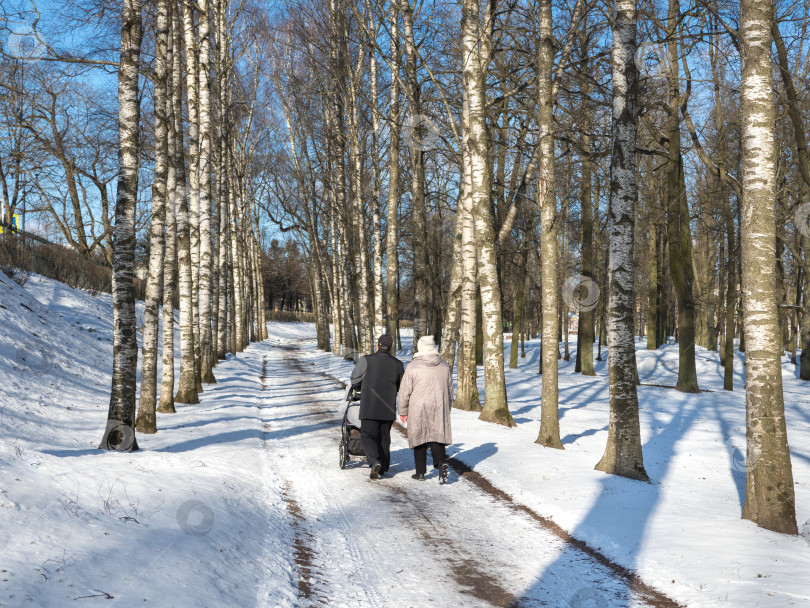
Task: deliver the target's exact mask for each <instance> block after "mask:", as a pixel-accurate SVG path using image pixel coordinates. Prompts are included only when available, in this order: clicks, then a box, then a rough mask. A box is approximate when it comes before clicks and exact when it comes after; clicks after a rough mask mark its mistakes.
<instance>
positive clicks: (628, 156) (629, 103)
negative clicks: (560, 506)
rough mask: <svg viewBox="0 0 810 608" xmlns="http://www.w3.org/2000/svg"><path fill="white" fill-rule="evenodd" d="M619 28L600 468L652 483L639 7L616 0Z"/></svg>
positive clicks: (614, 61)
mask: <svg viewBox="0 0 810 608" xmlns="http://www.w3.org/2000/svg"><path fill="white" fill-rule="evenodd" d="M615 6H616V13H615V14H616V19H615V22H614V26H613V50H612V57H611V59H612V70H613V108H612V110H613V148H612V153H611V156H610V199H609V210H608V214H609V216H608V226H609V234H610V245H609V252H608V273H609V280H610V288H609V291H610V294H609V303H608V326H607V331H608V348H609V352H610V356H609V358H608V374H609V385H610V423H609V426H608V440H607V445H606V447H605V453H604V455H603V456H602V459H601V460H600V461H599V463H598V464H597V465H596V468H597V469H598V470H600V471H604V472H606V473H613V474H616V475H622V476H624V477H630V478H632V479H639V480H645V481H646V480H647V479H648V477H647V472H646V471H645V470H644V459H643V457H642V453H641V431H640V428H639V419H638V394H637V393H636V350H635V335H634V331H633V310H634V304H635V291H634V276H633V239H634V231H635V214H636V201H637V197H638V189H637V184H636V121H637V108H636V97H637V95H638V71H637V70H636V60H635V55H636V3H635V0H615Z"/></svg>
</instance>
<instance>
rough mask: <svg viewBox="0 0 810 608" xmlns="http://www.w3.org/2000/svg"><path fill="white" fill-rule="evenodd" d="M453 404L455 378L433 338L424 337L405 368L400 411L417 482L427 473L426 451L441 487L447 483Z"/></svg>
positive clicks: (399, 401) (400, 394)
mask: <svg viewBox="0 0 810 608" xmlns="http://www.w3.org/2000/svg"><path fill="white" fill-rule="evenodd" d="M452 404H453V375H452V373H451V371H450V367H449V366H448V365H447V363H445V362H444V361H443V360H442V358H441V357H440V356H439V353H438V352H437V351H436V343H435V342H434V341H433V336H423V337H421V338H420V339H419V342H418V343H417V345H416V353H415V354H414V356H413V361H412V362H411V363H410V364H409V365H408V367H406V368H405V375H404V376H403V377H402V384H401V385H400V387H399V395H398V407H399V415H400V416H399V417H400V420H402V422H407V423H408V445H410V447H411V448H413V459H414V461H415V463H416V474H415V475H413V476H412V477H413V478H414V479H416V480H418V481H423V480H424V479H425V473H427V450H428V447H429V448H430V452H431V454H432V455H433V466H434V467H436V468H438V469H439V483H445V482H446V481H447V463H446V462H445V451H444V448H445V446H447V445H450V444H451V443H453V434H452V431H451V428H450V408H451V406H452Z"/></svg>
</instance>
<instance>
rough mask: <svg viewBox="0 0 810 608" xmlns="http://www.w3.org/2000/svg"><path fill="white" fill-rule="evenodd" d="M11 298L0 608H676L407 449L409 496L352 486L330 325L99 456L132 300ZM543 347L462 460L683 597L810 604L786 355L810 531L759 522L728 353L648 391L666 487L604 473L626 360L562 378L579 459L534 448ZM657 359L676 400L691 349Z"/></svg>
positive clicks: (244, 357)
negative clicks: (417, 462) (724, 361)
mask: <svg viewBox="0 0 810 608" xmlns="http://www.w3.org/2000/svg"><path fill="white" fill-rule="evenodd" d="M0 294H1V295H0V319H2V324H3V328H4V330H3V332H2V334H0V471H2V474H1V475H0V545H2V547H3V556H2V560H1V563H0V570H2V573H1V574H2V576H0V606H48V607H51V606H53V607H61V606H68V605H70V606H73V605H76V606H78V605H88V604H87V603H88V602H93V601H102V600H103V601H104V605H115V606H126V607H129V606H145V605H146V606H160V607H164V606H165V607H169V606H177V607H186V606H194V605H204V606H228V607H233V606H239V607H243V606H245V607H247V606H268V607H269V606H273V607H275V606H294V605H312V604H318V605H329V606H339V605H344V606H359V605H363V606H365V605H370V606H391V607H400V606H426V605H433V606H459V605H464V606H491V605H496V606H507V605H520V606H552V607H554V608H569V607H571V608H591V607H597V606H598V607H600V608H601V607H603V606H609V607H614V606H615V607H620V606H621V607H631V606H632V607H636V606H648V605H661V604H655V603H649V601H648V600H645V599H644V597H642V596H640V595H638V594H636V593H635V592H633V591H631V590H628V588H627V585H626V584H625V582H622V581H621V580H617V579H615V578H614V575H613V574H611V573H610V572H609V571H605V572H602V571H601V570H600V568H601V566H600V565H599V564H595V563H593V562H592V560H591V561H589V558H587V559H586V558H585V557H582V555H581V554H580V552H579V551H578V550H577V549H576V547H575V546H573V545H571V544H570V543H565V542H560V540H559V539H557V538H555V537H553V535H550V534H548V532H547V531H546V530H544V529H543V528H542V527H538V525H537V524H536V522H534V521H532V520H531V519H530V518H527V517H525V515H520V514H518V513H516V512H515V509H513V508H512V507H510V506H509V504H507V503H505V502H503V501H502V500H499V499H497V498H493V497H492V496H487V495H483V494H482V493H481V492H480V491H479V490H478V489H477V488H476V487H475V486H474V485H473V484H472V483H469V482H468V481H465V480H464V479H462V478H460V477H459V475H458V473H457V472H454V473H452V474H451V483H450V484H448V485H447V486H444V487H440V486H438V485H436V484H435V479H433V478H432V477H431V478H430V479H428V482H425V483H424V484H421V485H420V484H416V483H415V482H413V481H412V480H411V479H410V473H411V472H412V470H413V460H412V456H411V451H410V450H409V449H408V448H407V442H406V441H405V439H404V438H402V437H401V436H399V435H398V436H397V437H395V438H394V445H393V451H392V456H393V458H394V465H393V466H392V472H394V473H395V475H394V476H393V477H391V478H390V479H384V480H382V481H380V482H376V483H374V482H370V481H369V480H368V473H367V468H365V467H363V466H360V465H354V466H352V467H350V468H349V469H348V470H346V471H341V470H339V469H338V466H337V460H338V458H337V441H338V437H339V427H338V421H337V418H336V415H335V414H334V411H333V408H335V407H336V405H337V402H338V400H339V399H340V398H341V396H342V390H341V388H340V386H339V384H338V383H337V382H335V380H334V379H335V378H337V379H344V380H345V379H346V378H347V377H348V375H349V373H350V372H351V365H350V364H349V363H346V362H344V361H342V360H341V359H340V358H338V357H334V356H333V355H331V354H327V353H322V352H318V351H317V350H316V349H315V344H314V340H313V338H314V333H315V332H314V326H312V325H308V324H271V325H270V335H271V338H270V340H268V341H266V342H263V343H260V344H253V345H251V346H250V347H249V348H248V349H247V350H246V351H245V352H244V353H241V354H240V355H239V356H237V357H232V358H230V359H229V360H228V361H225V362H221V363H220V364H219V366H218V367H217V368H216V370H215V373H216V375H217V378H218V380H219V383H218V384H216V385H212V386H206V391H205V393H204V394H203V395H201V404H200V405H195V406H186V405H179V406H178V413H177V414H175V415H159V418H158V428H159V432H158V433H157V434H156V435H151V436H145V435H139V437H138V441H139V444H140V446H141V451H139V452H136V453H132V454H119V453H110V452H104V451H100V450H98V449H96V446H97V444H98V441H99V439H100V437H101V432H102V430H103V427H104V422H105V420H106V411H107V400H108V397H109V393H108V391H109V381H110V367H111V357H112V353H111V350H112V345H111V342H110V340H111V317H112V315H111V309H110V297H109V296H104V295H102V296H99V297H94V296H90V295H88V294H85V293H82V292H78V291H75V290H72V289H70V288H67V287H65V286H64V285H62V284H60V283H56V282H54V281H51V280H48V279H44V278H41V277H37V276H32V277H31V278H30V279H29V281H28V283H27V284H26V286H25V287H24V288H23V287H20V286H18V285H17V284H15V283H13V282H12V281H10V280H8V279H7V278H6V277H5V276H4V275H0ZM404 341H405V346H406V350H405V351H402V352H401V353H400V357H401V358H403V359H404V360H406V361H407V360H409V359H410V352H411V345H410V339H409V338H404ZM538 351H539V344H538V343H537V342H535V341H533V342H529V343H527V354H528V356H527V357H526V358H524V359H520V367H519V369H518V370H508V371H507V380H508V383H509V398H510V409H511V411H512V412H513V414H514V416H515V418H516V421H517V422H518V427H517V428H515V429H507V428H503V427H499V426H496V425H490V424H485V423H482V422H479V421H478V420H476V417H477V416H476V414H473V413H469V412H459V411H454V412H453V425H454V437H455V440H456V444H455V445H454V446H452V447H451V448H450V453H451V454H453V456H454V458H455V459H456V460H458V461H461V462H463V463H465V464H466V465H469V466H470V467H472V468H474V470H475V471H476V472H478V473H480V474H482V475H483V476H484V477H485V478H487V479H488V480H489V481H490V482H491V483H492V484H493V485H494V486H495V487H496V488H497V489H498V490H501V491H503V492H504V493H506V495H508V496H509V497H510V500H512V501H514V503H515V504H518V505H525V506H526V507H528V508H529V509H530V510H531V511H532V512H534V513H536V514H538V515H540V516H543V517H546V518H548V519H551V520H553V521H554V522H555V523H556V524H558V525H559V526H561V527H562V528H563V529H565V530H567V531H568V532H570V533H571V534H572V535H573V537H574V538H576V539H580V540H584V541H586V542H587V543H588V544H589V545H590V546H591V547H592V548H594V549H595V550H596V551H598V552H599V553H601V554H602V555H604V556H605V557H606V558H608V559H609V560H612V561H613V562H614V563H615V564H618V565H619V566H622V567H625V568H627V569H630V570H633V571H635V572H637V573H638V575H639V576H640V578H641V580H642V581H643V582H644V583H646V584H648V585H650V586H651V587H653V588H654V589H655V590H657V591H658V592H660V593H662V594H664V595H665V596H668V597H669V598H672V599H673V600H675V602H677V603H678V604H681V605H684V606H690V607H692V606H695V607H721V606H735V607H741V608H743V607H744V608H749V607H773V608H776V607H782V606H810V577H808V574H807V573H808V572H810V524H807V523H805V522H808V520H810V418H809V417H808V412H810V391H809V390H808V389H807V388H806V387H804V386H802V384H801V383H800V382H799V381H798V380H796V379H795V377H794V376H793V373H794V372H793V369H792V366H791V365H790V364H789V363H788V362H787V361H786V360H785V365H784V370H785V394H786V399H785V401H786V406H787V415H788V425H789V426H788V433H789V439H790V443H791V449H792V453H793V473H794V478H795V481H796V486H795V489H796V501H797V505H796V506H797V513H798V517H799V527H800V529H803V532H804V536H799V537H788V536H784V535H779V534H775V533H772V532H768V531H765V530H762V529H760V528H757V527H756V526H754V525H753V524H751V523H750V522H747V521H743V520H741V519H740V510H741V504H742V500H743V491H744V480H745V472H744V471H745V458H744V445H745V443H744V428H745V427H744V406H745V404H744V393H743V392H742V390H740V389H739V388H738V389H737V390H736V391H735V392H734V393H726V392H723V391H722V376H721V375H720V372H719V368H718V366H717V361H716V355H715V354H714V353H709V352H706V351H704V350H700V352H699V353H698V364H699V368H698V371H699V379H700V383H701V387H702V388H704V389H706V390H707V391H711V392H704V393H702V394H699V395H685V394H682V393H679V392H677V391H674V390H670V389H665V388H658V387H654V386H642V387H641V388H640V392H639V395H640V402H641V423H642V440H643V442H644V457H645V466H646V468H647V471H648V473H649V474H650V477H651V479H652V483H650V484H644V483H639V482H633V481H628V480H626V479H621V478H616V477H611V476H607V475H604V474H602V473H599V472H597V471H594V470H593V467H594V465H595V464H596V462H597V461H598V460H599V458H600V456H601V454H602V450H603V448H604V444H605V439H606V429H607V412H608V392H607V378H606V376H605V374H606V368H605V364H604V363H601V364H597V370H596V371H597V374H598V376H597V377H595V378H583V377H582V376H580V375H578V374H574V373H573V365H574V361H573V359H572V360H571V361H570V362H568V363H565V362H561V368H560V404H561V407H560V414H561V421H560V424H561V435H562V437H563V443H564V445H565V450H564V451H556V450H550V449H544V448H542V447H540V446H537V445H535V444H534V443H533V442H534V439H535V438H536V434H537V431H538V428H539V422H538V420H539V416H540V409H539V394H540V377H539V376H538V375H537V365H538V360H537V356H538ZM638 363H639V374H640V377H641V381H642V383H645V384H659V385H672V384H674V381H675V374H676V372H677V367H676V364H677V345H670V346H667V347H664V348H662V349H660V350H659V351H655V352H647V351H646V349H645V348H644V346H643V345H641V344H639V350H638ZM738 363H739V374H738V377H737V378H736V379H735V380H736V386H737V387H741V386H742V360H741V359H740V361H738ZM480 382H481V386H480V388H481V389H483V380H482V379H481V380H480ZM431 480H432V482H431ZM429 482H431V483H429ZM421 509H424V510H425V512H424V513H420V510H421ZM371 562H373V563H376V564H378V568H377V569H376V570H374V571H369V569H368V564H369V563H371ZM462 566H463V567H462ZM464 572H466V574H464ZM422 577H424V580H423V579H422ZM436 581H442V583H441V584H440V585H438V584H436ZM74 600H78V602H77V603H74ZM107 600H110V601H109V602H107ZM673 605H674V604H673Z"/></svg>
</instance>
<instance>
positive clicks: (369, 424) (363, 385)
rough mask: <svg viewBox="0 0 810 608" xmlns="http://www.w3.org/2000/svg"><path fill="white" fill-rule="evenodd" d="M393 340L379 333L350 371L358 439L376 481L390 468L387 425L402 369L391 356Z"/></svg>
mask: <svg viewBox="0 0 810 608" xmlns="http://www.w3.org/2000/svg"><path fill="white" fill-rule="evenodd" d="M393 346H394V339H393V338H392V337H391V336H390V335H389V334H383V335H382V336H380V338H379V340H377V352H375V353H374V354H373V355H366V356H365V357H362V358H361V359H360V360H359V361H358V362H357V365H355V367H354V371H353V372H352V380H351V382H352V386H353V387H354V388H359V389H360V436H361V440H362V442H363V450H364V451H365V452H366V458H367V459H368V464H369V466H371V475H370V477H371V479H379V478H380V477H381V476H382V475H384V474H385V472H386V471H388V467H389V466H390V465H391V425H393V424H394V420H395V419H396V417H397V392H398V391H399V384H400V382H402V376H403V374H404V373H405V366H404V365H402V361H400V360H399V359H397V358H396V357H394V356H393V355H392V354H391V349H392V348H393Z"/></svg>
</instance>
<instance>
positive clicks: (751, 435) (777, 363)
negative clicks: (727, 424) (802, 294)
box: [740, 0, 797, 534]
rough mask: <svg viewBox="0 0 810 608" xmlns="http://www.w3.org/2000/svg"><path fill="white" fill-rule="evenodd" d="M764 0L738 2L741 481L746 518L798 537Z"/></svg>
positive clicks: (768, 18)
mask: <svg viewBox="0 0 810 608" xmlns="http://www.w3.org/2000/svg"><path fill="white" fill-rule="evenodd" d="M772 11H773V5H772V3H771V2H770V1H768V0H741V1H740V43H741V55H742V86H741V89H740V90H741V98H742V117H743V148H742V169H743V172H742V226H741V233H740V237H741V243H740V244H741V250H742V291H743V326H744V331H745V339H746V343H747V344H746V352H745V374H746V391H745V411H746V439H747V451H746V482H745V504H744V505H743V515H742V516H743V518H744V519H750V520H751V521H753V522H755V523H756V524H757V525H759V526H762V527H763V528H767V529H768V530H774V531H776V532H784V533H787V534H796V533H797V525H796V507H795V497H794V491H793V473H792V470H791V464H790V450H789V448H788V441H787V427H786V424H785V413H784V397H783V393H782V366H781V355H782V346H781V336H780V330H779V319H778V312H777V302H778V299H777V293H778V292H777V284H776V268H775V261H776V254H775V252H776V151H775V146H774V130H775V129H774V118H775V112H774V104H773V92H772V90H773V67H772V64H771V47H772V45H773V37H772V33H771V14H772Z"/></svg>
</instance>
